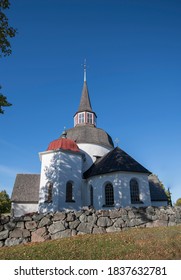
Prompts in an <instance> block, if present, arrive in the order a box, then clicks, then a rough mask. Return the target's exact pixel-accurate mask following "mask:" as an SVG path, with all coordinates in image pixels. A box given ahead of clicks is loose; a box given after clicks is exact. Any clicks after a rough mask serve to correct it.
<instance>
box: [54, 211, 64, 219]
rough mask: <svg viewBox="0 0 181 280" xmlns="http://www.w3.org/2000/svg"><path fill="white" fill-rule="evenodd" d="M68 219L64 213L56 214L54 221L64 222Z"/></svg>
mask: <svg viewBox="0 0 181 280" xmlns="http://www.w3.org/2000/svg"><path fill="white" fill-rule="evenodd" d="M65 217H66V213H64V212H56V213H55V215H54V216H53V218H52V220H53V221H63V220H64V219H65Z"/></svg>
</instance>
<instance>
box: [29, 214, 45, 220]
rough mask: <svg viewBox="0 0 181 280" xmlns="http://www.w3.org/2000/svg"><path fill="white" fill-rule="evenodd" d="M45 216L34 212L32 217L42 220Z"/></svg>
mask: <svg viewBox="0 0 181 280" xmlns="http://www.w3.org/2000/svg"><path fill="white" fill-rule="evenodd" d="M43 217H44V214H34V215H33V216H32V219H33V220H34V221H40V220H41V219H42V218H43Z"/></svg>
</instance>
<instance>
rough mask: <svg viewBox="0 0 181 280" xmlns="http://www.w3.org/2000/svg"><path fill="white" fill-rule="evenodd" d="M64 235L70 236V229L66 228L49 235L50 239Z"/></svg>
mask: <svg viewBox="0 0 181 280" xmlns="http://www.w3.org/2000/svg"><path fill="white" fill-rule="evenodd" d="M64 237H71V229H66V230H64V231H60V232H57V233H55V234H53V235H52V236H51V239H52V240H55V239H59V238H64Z"/></svg>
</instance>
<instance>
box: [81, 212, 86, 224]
mask: <svg viewBox="0 0 181 280" xmlns="http://www.w3.org/2000/svg"><path fill="white" fill-rule="evenodd" d="M79 220H80V221H81V223H87V222H88V217H87V216H86V215H85V214H84V213H83V214H82V215H81V216H80V217H79Z"/></svg>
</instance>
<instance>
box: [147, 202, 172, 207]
mask: <svg viewBox="0 0 181 280" xmlns="http://www.w3.org/2000/svg"><path fill="white" fill-rule="evenodd" d="M151 205H152V206H155V207H160V206H167V205H168V203H167V201H152V202H151Z"/></svg>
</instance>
